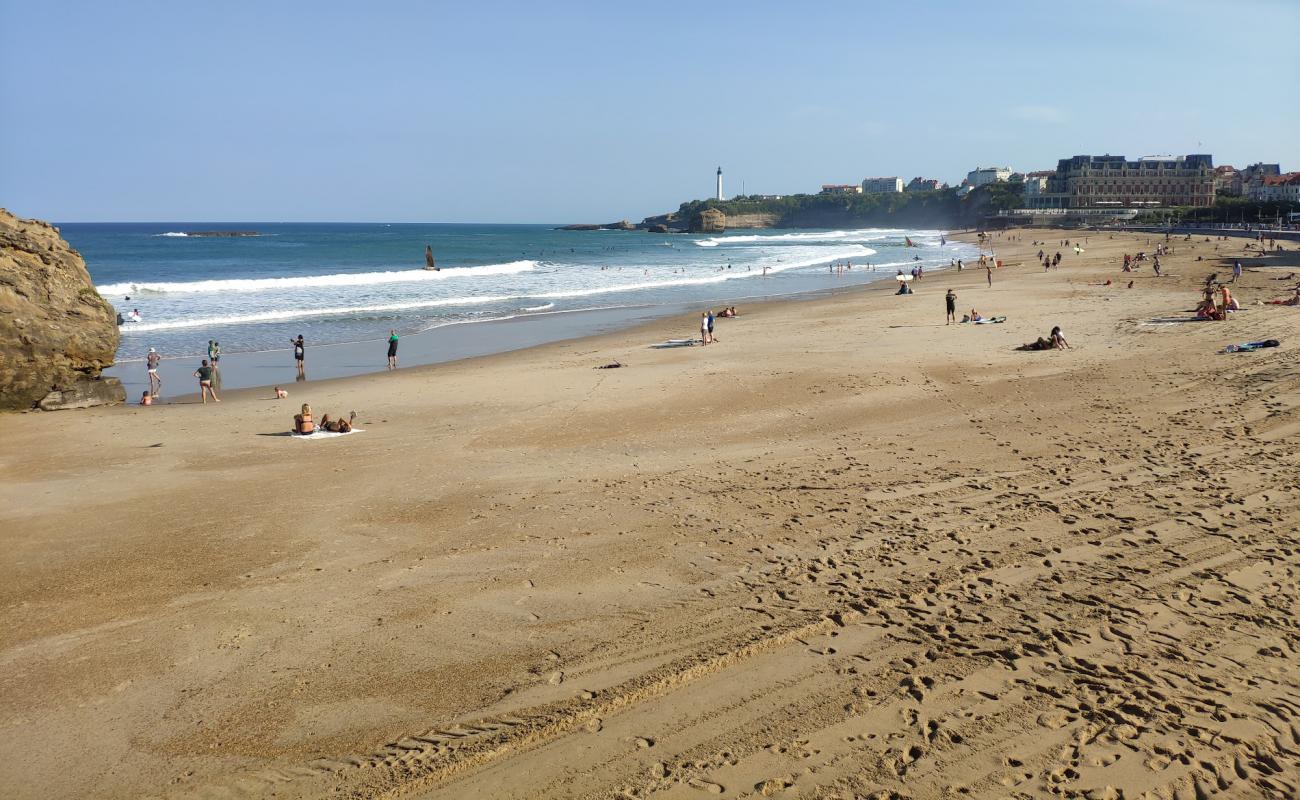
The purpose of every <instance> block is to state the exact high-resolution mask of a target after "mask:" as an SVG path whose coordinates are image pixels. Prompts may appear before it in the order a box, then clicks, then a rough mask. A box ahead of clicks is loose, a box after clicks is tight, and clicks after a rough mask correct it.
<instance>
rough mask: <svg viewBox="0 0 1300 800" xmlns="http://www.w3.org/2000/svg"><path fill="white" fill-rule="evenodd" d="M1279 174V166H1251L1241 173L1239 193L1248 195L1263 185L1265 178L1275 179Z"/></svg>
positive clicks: (1280, 168)
mask: <svg viewBox="0 0 1300 800" xmlns="http://www.w3.org/2000/svg"><path fill="white" fill-rule="evenodd" d="M1281 174H1282V165H1281V164H1265V163H1263V162H1259V163H1255V164H1251V165H1250V166H1249V167H1246V168H1245V169H1243V170H1242V171H1241V193H1242V194H1244V195H1249V194H1250V192H1251V190H1252V189H1256V188H1258V187H1259V186H1261V185H1263V183H1264V179H1265V178H1276V177H1278V176H1280V175H1281Z"/></svg>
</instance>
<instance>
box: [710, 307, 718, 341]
mask: <svg viewBox="0 0 1300 800" xmlns="http://www.w3.org/2000/svg"><path fill="white" fill-rule="evenodd" d="M714 319H715V317H714V316H713V309H711V308H710V309H709V341H710V342H714V341H717V340H716V339H714V338H713V320H714Z"/></svg>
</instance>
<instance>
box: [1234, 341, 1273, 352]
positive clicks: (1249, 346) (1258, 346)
mask: <svg viewBox="0 0 1300 800" xmlns="http://www.w3.org/2000/svg"><path fill="white" fill-rule="evenodd" d="M1281 346H1282V343H1281V342H1279V341H1278V340H1277V339H1265V340H1264V341H1262V342H1246V343H1245V344H1230V345H1228V346H1227V347H1225V348H1223V352H1225V353H1249V352H1250V351H1251V350H1262V349H1264V348H1265V347H1281Z"/></svg>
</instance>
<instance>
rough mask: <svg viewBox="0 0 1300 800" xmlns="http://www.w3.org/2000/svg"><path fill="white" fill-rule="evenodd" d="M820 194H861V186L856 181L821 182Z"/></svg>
mask: <svg viewBox="0 0 1300 800" xmlns="http://www.w3.org/2000/svg"><path fill="white" fill-rule="evenodd" d="M821 193H822V194H862V187H861V186H859V185H857V184H856V183H823V184H822V192H821Z"/></svg>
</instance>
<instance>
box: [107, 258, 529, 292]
mask: <svg viewBox="0 0 1300 800" xmlns="http://www.w3.org/2000/svg"><path fill="white" fill-rule="evenodd" d="M536 267H537V262H536V261H511V262H509V263H506V264H487V265H485V266H481V267H448V268H446V269H441V270H426V269H406V270H394V271H391V272H343V273H338V274H334V275H301V276H294V277H286V278H248V279H238V278H235V279H230V280H210V281H184V282H157V283H153V282H141V283H110V284H106V285H104V286H98V287H96V288H97V289H98V290H99V293H100V294H102V295H104V296H110V295H119V294H122V295H125V294H145V293H153V294H193V293H207V292H213V293H229V292H265V291H277V290H281V289H307V288H318V287H338V286H374V285H377V284H391V283H430V282H438V281H447V280H452V279H460V278H475V277H484V276H491V275H514V274H517V273H520V272H529V271H531V270H533V269H535V268H536Z"/></svg>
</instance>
